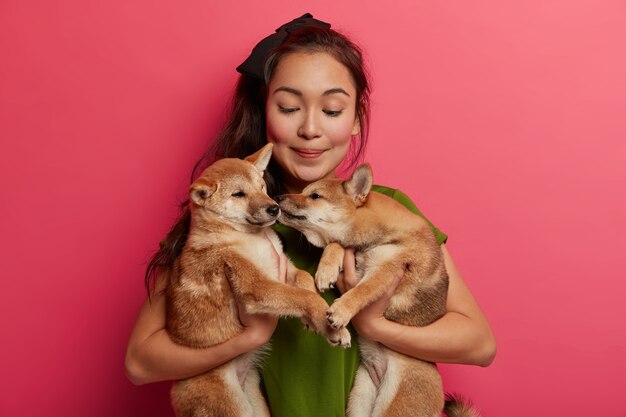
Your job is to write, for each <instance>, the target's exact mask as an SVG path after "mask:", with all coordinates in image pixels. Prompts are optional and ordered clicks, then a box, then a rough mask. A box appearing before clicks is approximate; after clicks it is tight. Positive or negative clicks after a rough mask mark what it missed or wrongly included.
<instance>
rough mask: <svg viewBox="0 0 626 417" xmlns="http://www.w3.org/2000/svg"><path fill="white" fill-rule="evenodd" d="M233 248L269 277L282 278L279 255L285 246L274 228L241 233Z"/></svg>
mask: <svg viewBox="0 0 626 417" xmlns="http://www.w3.org/2000/svg"><path fill="white" fill-rule="evenodd" d="M233 249H234V250H235V251H236V252H237V253H239V254H240V255H241V256H243V257H244V258H246V259H247V260H249V261H250V262H252V263H253V264H255V265H256V266H257V268H259V269H260V270H261V271H263V273H265V275H266V276H267V277H268V278H272V279H274V280H277V281H278V280H279V279H280V277H279V273H280V271H279V262H278V261H277V257H278V255H279V254H280V253H282V251H283V246H282V244H281V242H280V239H279V238H278V235H277V234H276V232H274V231H273V230H272V229H265V230H263V231H262V232H260V233H256V234H251V233H245V234H244V233H240V236H239V238H238V239H237V242H236V244H235V245H234V246H233Z"/></svg>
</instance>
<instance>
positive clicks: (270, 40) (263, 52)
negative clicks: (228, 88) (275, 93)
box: [237, 13, 330, 80]
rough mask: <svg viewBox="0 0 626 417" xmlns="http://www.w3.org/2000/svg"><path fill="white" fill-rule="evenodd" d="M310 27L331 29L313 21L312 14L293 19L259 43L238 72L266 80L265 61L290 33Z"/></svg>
mask: <svg viewBox="0 0 626 417" xmlns="http://www.w3.org/2000/svg"><path fill="white" fill-rule="evenodd" d="M310 26H317V27H321V28H326V29H328V28H330V23H326V22H322V21H321V20H316V19H313V15H312V14H310V13H306V14H304V15H302V16H300V17H298V18H297V19H293V20H292V21H291V22H289V23H285V24H284V25H282V26H281V27H279V28H278V29H276V33H273V34H271V35H269V36H268V37H266V38H264V39H262V40H261V42H259V43H257V44H256V46H255V47H254V49H253V50H252V52H251V53H250V56H249V57H248V59H246V60H245V61H244V62H243V64H241V65H239V66H238V67H237V71H238V72H240V73H241V74H245V75H249V76H250V77H254V78H260V79H261V80H264V79H265V74H264V71H265V61H266V59H267V56H268V55H269V53H270V52H271V51H273V50H274V49H275V48H277V47H279V46H280V44H282V43H283V41H284V40H285V39H286V38H287V36H288V35H289V34H290V33H293V32H295V31H297V30H299V29H302V28H305V27H310Z"/></svg>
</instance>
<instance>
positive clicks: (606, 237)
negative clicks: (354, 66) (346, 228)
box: [0, 0, 626, 417]
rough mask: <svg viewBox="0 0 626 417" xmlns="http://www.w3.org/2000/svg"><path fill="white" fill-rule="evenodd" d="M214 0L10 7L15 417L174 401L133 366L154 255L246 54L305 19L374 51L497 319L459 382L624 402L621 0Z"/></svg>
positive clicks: (5, 293)
mask: <svg viewBox="0 0 626 417" xmlns="http://www.w3.org/2000/svg"><path fill="white" fill-rule="evenodd" d="M211 3H212V2H206V1H203V2H200V1H192V2H174V1H165V2H151V1H137V2H124V1H119V0H113V1H109V2H107V3H102V4H98V3H97V2H84V1H78V0H61V1H55V2H48V1H31V2H23V1H22V2H19V1H17V0H4V1H3V2H2V4H1V5H0V60H1V61H2V62H1V64H0V139H1V141H2V142H1V143H2V148H1V149H2V150H1V151H0V170H1V173H0V184H1V190H2V193H1V197H0V204H1V205H0V210H1V214H0V224H1V230H2V236H3V239H2V240H1V243H0V245H1V246H2V248H1V250H0V253H1V254H2V255H1V261H0V262H1V264H0V271H1V272H0V274H1V275H2V291H1V293H0V294H1V295H0V297H1V301H0V317H1V322H2V329H1V332H0V335H1V336H0V337H1V340H2V342H1V343H0V369H1V370H2V371H1V372H2V375H3V378H2V380H3V382H2V384H3V388H2V390H0V415H2V416H35V415H65V416H92V417H96V416H141V415H151V416H171V415H172V413H171V411H170V408H169V404H168V394H167V390H168V384H154V385H149V386H141V387H136V386H133V385H132V384H131V383H130V382H128V381H127V380H126V378H125V377H124V372H123V358H124V351H125V344H126V340H127V337H128V335H129V332H130V330H131V326H132V324H133V321H134V319H135V315H136V314H137V311H138V308H139V306H140V304H141V302H142V300H143V298H144V296H145V293H144V289H143V287H142V276H143V271H144V268H145V263H146V260H147V259H148V257H149V255H150V254H151V253H152V251H153V250H154V249H155V248H156V246H157V243H158V241H159V240H160V239H161V238H162V236H163V235H164V233H165V232H166V231H167V230H168V228H169V226H170V224H171V222H172V221H173V219H174V218H175V216H176V213H177V204H178V202H179V201H181V199H182V198H183V197H184V192H185V190H186V187H187V184H188V175H189V171H190V168H191V166H192V165H193V163H194V162H195V160H196V158H197V157H198V155H199V154H200V153H201V152H202V151H203V149H204V148H205V146H206V145H207V143H208V141H209V139H210V138H211V136H212V134H213V133H214V132H215V131H216V130H217V128H218V126H219V123H220V121H221V120H222V119H223V114H224V106H225V103H226V102H227V99H228V97H229V94H230V91H231V88H232V86H233V83H234V81H235V72H234V67H235V66H236V65H237V64H239V63H240V62H241V61H242V59H243V58H244V57H245V56H247V53H248V52H249V50H250V48H251V47H252V46H253V45H254V43H255V42H256V41H257V40H259V39H260V38H261V37H263V36H265V35H266V34H268V33H269V32H270V31H271V30H273V29H274V28H275V27H277V26H278V25H279V24H280V23H282V22H284V21H286V20H289V19H291V18H293V17H295V16H297V15H299V14H300V13H303V12H306V11H311V12H312V13H313V14H314V15H315V16H317V17H319V18H320V19H322V20H328V21H331V22H333V23H334V25H335V27H336V28H338V29H341V30H343V31H344V32H346V33H347V34H349V35H352V36H353V37H354V38H355V39H357V40H358V41H359V43H360V44H362V45H363V47H364V48H365V50H366V52H367V57H368V61H369V62H370V70H371V73H372V75H373V79H374V82H373V85H374V95H373V100H374V109H373V130H372V135H371V147H370V149H369V153H368V156H367V159H368V160H369V161H370V162H371V163H372V164H373V166H374V169H375V175H376V177H377V182H379V183H384V184H388V185H392V186H395V187H398V188H401V189H402V190H404V191H405V192H406V193H408V194H409V195H410V196H412V197H413V198H414V200H415V201H416V202H417V204H418V206H419V207H420V208H421V209H422V210H423V211H424V212H425V213H426V214H427V215H428V216H429V217H430V218H431V219H432V220H433V221H434V222H435V223H436V224H437V225H438V226H439V227H441V228H442V229H443V230H445V231H446V232H447V233H448V234H449V235H450V241H449V247H450V250H451V252H452V253H453V255H454V257H455V259H456V261H457V263H458V265H459V267H460V269H461V271H462V273H463V275H464V276H465V279H466V280H467V282H468V283H469V285H470V287H471V288H472V290H473V292H474V293H475V295H476V297H477V298H478V299H479V301H480V303H481V305H482V306H483V308H484V310H485V311H486V313H487V315H488V317H489V318H490V321H491V323H492V325H493V328H494V330H495V333H496V336H497V339H498V348H499V351H498V356H497V358H496V360H495V361H494V363H493V364H492V366H491V367H489V368H486V369H483V368H477V367H468V366H460V365H446V366H441V369H442V373H443V375H444V378H445V384H446V387H447V388H448V389H450V390H456V391H460V392H463V393H465V394H467V395H468V396H470V397H471V398H473V399H474V401H475V402H476V404H477V405H478V406H479V407H480V408H481V409H482V410H483V412H484V415H485V416H509V417H513V416H529V415H532V416H556V415H559V416H560V415H567V416H605V415H606V416H618V415H619V416H622V415H626V405H624V403H623V402H618V401H617V398H621V396H622V394H623V392H624V391H623V390H624V386H626V377H625V376H624V375H626V365H625V360H624V357H626V332H625V326H624V317H626V308H625V306H624V305H625V303H624V301H623V298H624V294H625V293H626V283H625V281H626V280H625V278H626V274H625V272H624V271H625V268H624V261H623V259H624V254H623V252H624V249H625V248H626V238H625V232H626V216H625V213H626V198H625V197H624V189H625V186H626V168H625V167H624V162H626V145H625V143H626V117H625V116H626V77H625V76H624V74H626V58H625V55H626V52H625V51H626V50H625V49H624V42H625V41H626V6H624V3H623V2H619V1H615V0H613V1H610V0H594V1H592V0H586V1H571V0H568V1H566V0H556V1H551V2H546V1H539V0H529V1H524V2H522V1H520V2H514V3H511V2H499V1H495V0H480V1H477V2H464V1H456V0H453V1H447V2H414V1H397V2H386V6H387V7H385V8H381V7H380V6H378V5H377V4H379V2H371V3H365V4H364V3H363V2H361V1H356V0H353V1H346V2H326V1H323V2H315V6H310V5H308V4H307V3H306V2H302V1H291V2H288V3H287V2H285V3H282V2H280V1H275V0H271V1H270V0H268V1H264V2H250V3H249V4H245V6H244V5H243V4H242V3H241V2H236V3H231V2H226V4H225V5H213V4H211ZM220 3H222V2H220Z"/></svg>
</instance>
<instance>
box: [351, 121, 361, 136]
mask: <svg viewBox="0 0 626 417" xmlns="http://www.w3.org/2000/svg"><path fill="white" fill-rule="evenodd" d="M360 133H361V121H360V120H359V118H358V117H355V118H354V126H353V127H352V136H356V135H358V134H360Z"/></svg>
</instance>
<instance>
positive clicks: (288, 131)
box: [266, 52, 359, 192]
mask: <svg viewBox="0 0 626 417" xmlns="http://www.w3.org/2000/svg"><path fill="white" fill-rule="evenodd" d="M266 122H267V141H268V142H271V143H273V144H274V151H273V157H274V160H275V161H276V162H277V163H278V165H279V166H280V167H281V169H282V172H283V181H284V185H285V186H286V187H287V190H288V191H289V192H300V191H301V190H302V188H304V187H305V186H306V185H307V184H309V183H311V182H313V181H317V180H319V179H322V178H327V177H330V176H333V175H334V171H335V169H336V168H337V167H338V166H339V164H340V163H341V162H342V161H343V159H344V158H345V156H346V154H347V153H348V149H349V148H350V141H351V139H352V137H353V136H354V135H357V134H358V133H359V123H358V119H357V117H356V89H355V87H354V82H353V81H352V76H351V75H350V72H349V71H348V69H347V68H346V67H345V66H344V65H343V64H341V63H340V62H339V61H337V60H336V59H335V58H333V57H332V56H331V55H329V54H327V53H324V52H317V53H311V54H307V53H293V54H289V55H286V56H284V57H283V58H282V59H281V61H280V63H279V64H278V66H277V67H276V69H275V70H274V74H273V76H272V79H271V80H270V83H269V86H268V97H267V103H266Z"/></svg>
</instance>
